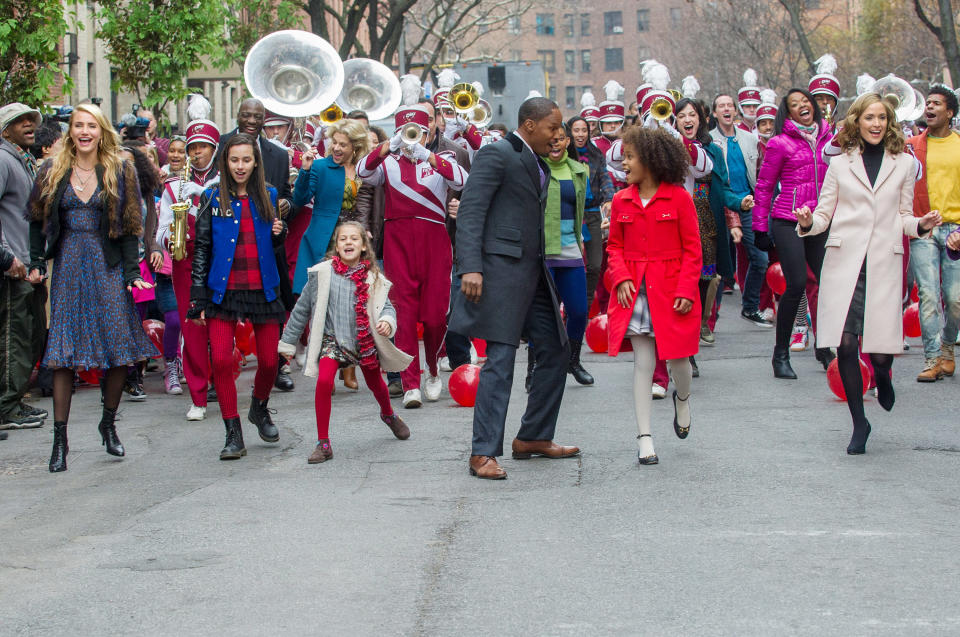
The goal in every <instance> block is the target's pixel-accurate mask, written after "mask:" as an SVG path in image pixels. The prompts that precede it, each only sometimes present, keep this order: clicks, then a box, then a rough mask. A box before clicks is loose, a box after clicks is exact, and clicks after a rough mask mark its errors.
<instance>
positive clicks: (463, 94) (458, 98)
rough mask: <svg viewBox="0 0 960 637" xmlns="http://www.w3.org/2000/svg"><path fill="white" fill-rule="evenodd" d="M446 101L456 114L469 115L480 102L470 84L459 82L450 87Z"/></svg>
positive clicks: (478, 95) (475, 90) (478, 96)
mask: <svg viewBox="0 0 960 637" xmlns="http://www.w3.org/2000/svg"><path fill="white" fill-rule="evenodd" d="M448 99H449V100H450V104H452V105H453V108H454V110H456V111H457V112H458V113H461V114H463V113H470V112H471V111H473V109H474V108H476V106H477V104H478V103H479V102H480V94H479V93H477V89H476V87H474V86H473V85H472V84H468V83H467V82H460V83H459V84H454V85H453V87H451V89H450V94H449V96H448Z"/></svg>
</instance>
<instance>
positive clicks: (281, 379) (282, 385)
mask: <svg viewBox="0 0 960 637" xmlns="http://www.w3.org/2000/svg"><path fill="white" fill-rule="evenodd" d="M286 365H287V361H286V360H285V359H284V358H283V357H282V356H281V357H280V361H279V363H278V364H277V377H276V379H274V381H273V386H274V387H276V388H277V389H279V390H280V391H293V388H294V387H293V379H292V378H290V374H288V373H286V372H284V371H283V369H284V367H285V366H286Z"/></svg>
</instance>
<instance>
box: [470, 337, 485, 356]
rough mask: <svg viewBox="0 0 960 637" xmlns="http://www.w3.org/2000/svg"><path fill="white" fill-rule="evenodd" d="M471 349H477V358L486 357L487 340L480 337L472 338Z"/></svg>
mask: <svg viewBox="0 0 960 637" xmlns="http://www.w3.org/2000/svg"><path fill="white" fill-rule="evenodd" d="M473 349H475V350H477V356H478V357H479V358H486V357H487V342H486V341H485V340H483V339H482V338H475V339H473Z"/></svg>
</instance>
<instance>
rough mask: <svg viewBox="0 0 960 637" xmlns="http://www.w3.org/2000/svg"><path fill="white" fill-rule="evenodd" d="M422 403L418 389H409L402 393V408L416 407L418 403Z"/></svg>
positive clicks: (418, 405)
mask: <svg viewBox="0 0 960 637" xmlns="http://www.w3.org/2000/svg"><path fill="white" fill-rule="evenodd" d="M422 404H423V401H422V400H421V398H420V390H419V389H411V390H410V391H408V392H407V393H405V394H404V395H403V408H404V409H417V408H418V407H420V405H422Z"/></svg>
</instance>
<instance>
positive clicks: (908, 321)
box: [903, 303, 920, 338]
mask: <svg viewBox="0 0 960 637" xmlns="http://www.w3.org/2000/svg"><path fill="white" fill-rule="evenodd" d="M903 333H904V334H906V335H907V336H909V337H910V338H917V337H918V336H920V304H919V303H911V304H910V305H908V306H907V309H906V310H904V311H903Z"/></svg>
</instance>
